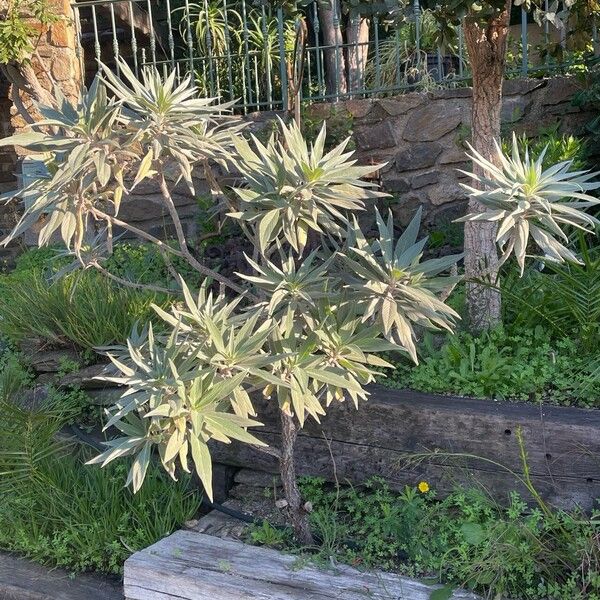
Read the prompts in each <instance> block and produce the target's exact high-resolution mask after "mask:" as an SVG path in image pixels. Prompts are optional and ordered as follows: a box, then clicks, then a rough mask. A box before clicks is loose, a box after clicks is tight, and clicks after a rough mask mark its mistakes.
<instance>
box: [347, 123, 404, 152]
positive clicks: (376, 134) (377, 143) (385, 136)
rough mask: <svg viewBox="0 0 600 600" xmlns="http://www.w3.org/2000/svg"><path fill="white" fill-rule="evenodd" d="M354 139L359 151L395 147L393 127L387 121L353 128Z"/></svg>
mask: <svg viewBox="0 0 600 600" xmlns="http://www.w3.org/2000/svg"><path fill="white" fill-rule="evenodd" d="M354 137H355V139H356V143H357V145H358V146H359V147H360V149H361V150H371V149H377V148H394V147H395V146H396V136H395V134H394V126H393V125H392V123H391V122H390V121H389V120H385V121H380V122H378V123H375V124H369V125H363V126H360V127H357V126H355V128H354Z"/></svg>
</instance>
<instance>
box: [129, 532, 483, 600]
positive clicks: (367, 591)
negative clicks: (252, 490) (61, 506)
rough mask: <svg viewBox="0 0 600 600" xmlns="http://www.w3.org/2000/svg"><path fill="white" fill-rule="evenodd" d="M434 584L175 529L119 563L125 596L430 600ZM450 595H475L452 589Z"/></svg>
mask: <svg viewBox="0 0 600 600" xmlns="http://www.w3.org/2000/svg"><path fill="white" fill-rule="evenodd" d="M435 589H436V588H435V587H432V586H429V585H426V584H424V583H421V582H419V581H416V580H413V579H408V578H405V577H398V576H396V575H393V574H390V573H383V572H373V571H371V572H361V571H357V570H356V569H353V568H351V567H347V566H342V565H332V566H331V567H330V568H327V569H326V570H325V569H320V568H317V567H316V566H312V565H310V564H308V565H307V564H306V563H305V562H304V561H302V560H301V559H299V558H298V557H296V556H291V555H287V554H283V553H281V552H278V551H276V550H271V549H268V548H261V547H256V546H250V545H248V544H244V543H243V542H239V541H233V540H228V539H220V538H217V537H213V536H210V535H205V534H202V533H197V532H194V531H178V532H177V533H174V534H173V535H171V536H169V537H167V538H164V539H162V540H161V541H159V542H157V543H156V544H154V545H153V546H150V547H149V548H146V549H145V550H142V551H141V552H137V553H136V554H134V555H133V556H131V557H130V558H129V559H128V560H127V561H126V562H125V597H126V598H127V600H333V599H336V600H342V599H343V600H366V599H367V598H368V599H370V600H392V599H393V600H429V598H430V597H431V593H432V592H433V591H434V590H435ZM451 598H452V599H453V600H478V596H475V595H473V594H471V593H469V592H466V591H462V590H458V591H455V592H454V593H453V594H452V596H451Z"/></svg>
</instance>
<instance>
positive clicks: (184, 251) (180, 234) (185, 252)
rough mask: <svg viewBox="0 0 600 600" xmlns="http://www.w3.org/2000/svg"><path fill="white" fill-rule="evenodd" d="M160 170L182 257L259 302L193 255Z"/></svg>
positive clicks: (199, 270) (212, 276)
mask: <svg viewBox="0 0 600 600" xmlns="http://www.w3.org/2000/svg"><path fill="white" fill-rule="evenodd" d="M159 170H160V173H159V176H158V183H159V185H160V192H161V194H162V197H163V200H164V202H165V205H166V207H167V210H168V211H169V215H170V217H171V220H172V221H173V225H174V226H175V234H176V235H177V242H178V244H179V250H180V252H181V256H183V258H185V259H186V260H187V261H188V263H189V264H190V266H192V267H193V268H194V269H196V271H198V272H199V273H202V274H203V275H205V276H206V277H211V278H212V279H214V280H215V281H218V282H220V283H222V284H223V285H226V286H227V287H229V288H231V289H232V290H234V291H235V292H237V293H238V294H242V295H245V296H248V297H250V298H252V299H253V300H258V298H256V297H255V296H253V295H252V294H251V293H250V292H249V291H248V290H247V289H245V288H243V287H242V286H240V285H238V284H237V283H234V282H233V281H231V279H229V278H228V277H225V276H224V275H221V274H220V273H217V271H213V270H212V269H210V268H209V267H206V266H205V265H203V264H202V263H200V262H199V261H198V260H197V259H196V258H195V257H194V256H193V255H192V253H191V252H190V251H189V249H188V246H187V240H186V238H185V232H184V231H183V226H182V225H181V220H180V219H179V215H178V214H177V208H176V207H175V203H174V202H173V197H172V196H171V192H170V191H169V186H168V185H167V180H166V179H165V176H164V173H163V172H162V169H159Z"/></svg>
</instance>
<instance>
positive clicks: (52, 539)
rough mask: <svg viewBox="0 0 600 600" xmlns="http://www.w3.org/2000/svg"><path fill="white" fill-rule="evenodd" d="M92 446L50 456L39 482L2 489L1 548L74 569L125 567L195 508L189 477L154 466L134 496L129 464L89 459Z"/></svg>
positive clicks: (116, 569)
mask: <svg viewBox="0 0 600 600" xmlns="http://www.w3.org/2000/svg"><path fill="white" fill-rule="evenodd" d="M86 458H90V456H89V453H87V454H86V453H79V454H77V455H75V456H73V455H70V454H67V455H62V456H52V457H50V458H48V459H46V460H44V461H42V462H41V463H39V464H38V466H37V469H38V476H39V477H40V480H39V481H33V482H31V481H27V482H23V483H21V484H20V485H19V486H18V487H15V488H14V489H12V490H4V491H2V492H0V548H2V549H3V550H9V551H14V552H18V553H20V554H23V555H25V556H27V557H29V558H31V559H33V560H36V561H38V562H41V563H43V564H47V565H53V566H54V565H56V566H60V567H64V568H66V569H69V570H72V571H89V570H96V571H103V572H107V573H117V574H118V573H121V572H122V568H123V562H124V561H125V559H126V558H127V557H128V556H130V555H131V554H132V553H133V552H136V551H137V550H140V549H142V548H145V547H147V546H149V545H151V544H153V543H154V542H156V541H158V540H159V539H161V538H162V537H164V536H167V535H169V534H171V533H173V532H174V531H176V530H177V529H178V528H179V527H180V526H181V525H182V524H183V523H184V522H185V521H187V520H189V519H191V518H192V517H193V516H194V515H195V514H196V512H197V510H198V507H199V503H200V499H199V496H198V494H197V493H194V492H191V491H190V490H189V486H188V484H189V480H188V479H187V478H184V479H183V480H182V481H181V482H179V483H175V482H173V481H171V480H169V479H168V478H167V477H166V476H165V475H164V474H163V473H162V472H161V471H160V470H159V467H157V466H153V467H151V468H150V469H149V472H148V475H147V476H146V480H145V483H144V486H143V488H142V489H141V490H140V492H138V493H137V494H136V495H135V496H134V495H133V494H132V493H131V491H130V490H129V489H127V488H124V487H123V482H124V481H125V478H126V475H127V467H126V466H125V465H118V466H116V467H106V468H105V469H100V468H99V467H95V466H86V465H84V464H83V460H84V459H86Z"/></svg>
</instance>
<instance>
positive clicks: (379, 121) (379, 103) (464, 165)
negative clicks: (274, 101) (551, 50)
mask: <svg viewBox="0 0 600 600" xmlns="http://www.w3.org/2000/svg"><path fill="white" fill-rule="evenodd" d="M576 91H578V82H577V81H576V80H575V79H574V78H567V77H557V78H553V79H542V80H540V79H514V80H508V81H506V82H505V84H504V104H503V109H502V120H503V125H504V127H505V130H506V133H507V134H508V133H509V132H510V131H511V130H515V131H516V132H517V133H521V132H525V133H527V134H528V135H535V134H537V133H539V132H540V131H541V129H542V128H543V127H547V126H550V125H553V124H555V123H557V122H558V123H559V124H560V125H559V126H560V131H561V132H566V133H575V134H576V133H578V132H580V131H581V129H582V127H583V125H584V124H585V123H586V122H587V121H589V120H590V118H591V117H590V115H589V114H588V113H585V112H582V111H581V110H580V109H579V108H577V107H574V106H573V105H572V104H571V98H572V96H573V94H574V93H576ZM471 103H472V90H471V88H457V89H450V90H439V91H434V92H429V93H417V92H415V93H409V94H404V95H401V96H395V97H392V98H382V99H368V100H349V101H346V102H342V103H340V104H338V105H336V107H335V109H334V110H333V111H332V108H331V107H332V105H316V106H314V107H312V108H311V111H310V113H311V117H312V118H313V119H315V118H316V119H317V120H318V118H319V117H320V118H325V119H327V118H330V119H331V118H334V119H335V124H336V127H338V128H339V126H340V123H343V121H344V119H343V118H340V113H342V114H343V113H346V114H347V122H348V124H349V127H350V128H351V130H352V134H353V138H354V141H355V144H356V152H357V157H358V159H359V161H360V162H361V163H363V164H377V163H386V164H385V166H384V167H383V168H382V169H381V171H380V173H379V177H380V181H381V184H382V186H383V189H384V190H385V191H387V192H389V193H390V194H393V195H394V197H395V198H394V201H393V202H391V207H392V209H393V210H394V212H395V213H397V214H398V216H399V217H400V219H401V221H404V222H406V220H407V219H408V218H409V217H410V215H411V214H412V213H413V211H414V210H415V209H416V208H417V207H418V206H419V205H423V207H424V209H425V214H426V219H427V220H428V221H429V222H436V221H439V220H440V219H442V220H444V219H448V220H450V219H452V218H454V217H455V215H456V214H459V213H462V212H463V211H464V205H465V202H466V197H465V192H464V191H463V190H462V188H461V187H460V185H459V183H460V181H461V180H463V181H464V180H465V179H464V175H462V174H461V173H459V172H458V171H457V169H466V170H469V162H468V160H466V156H465V148H466V145H465V142H466V141H468V140H469V138H470V121H471ZM332 115H333V116H332Z"/></svg>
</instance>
